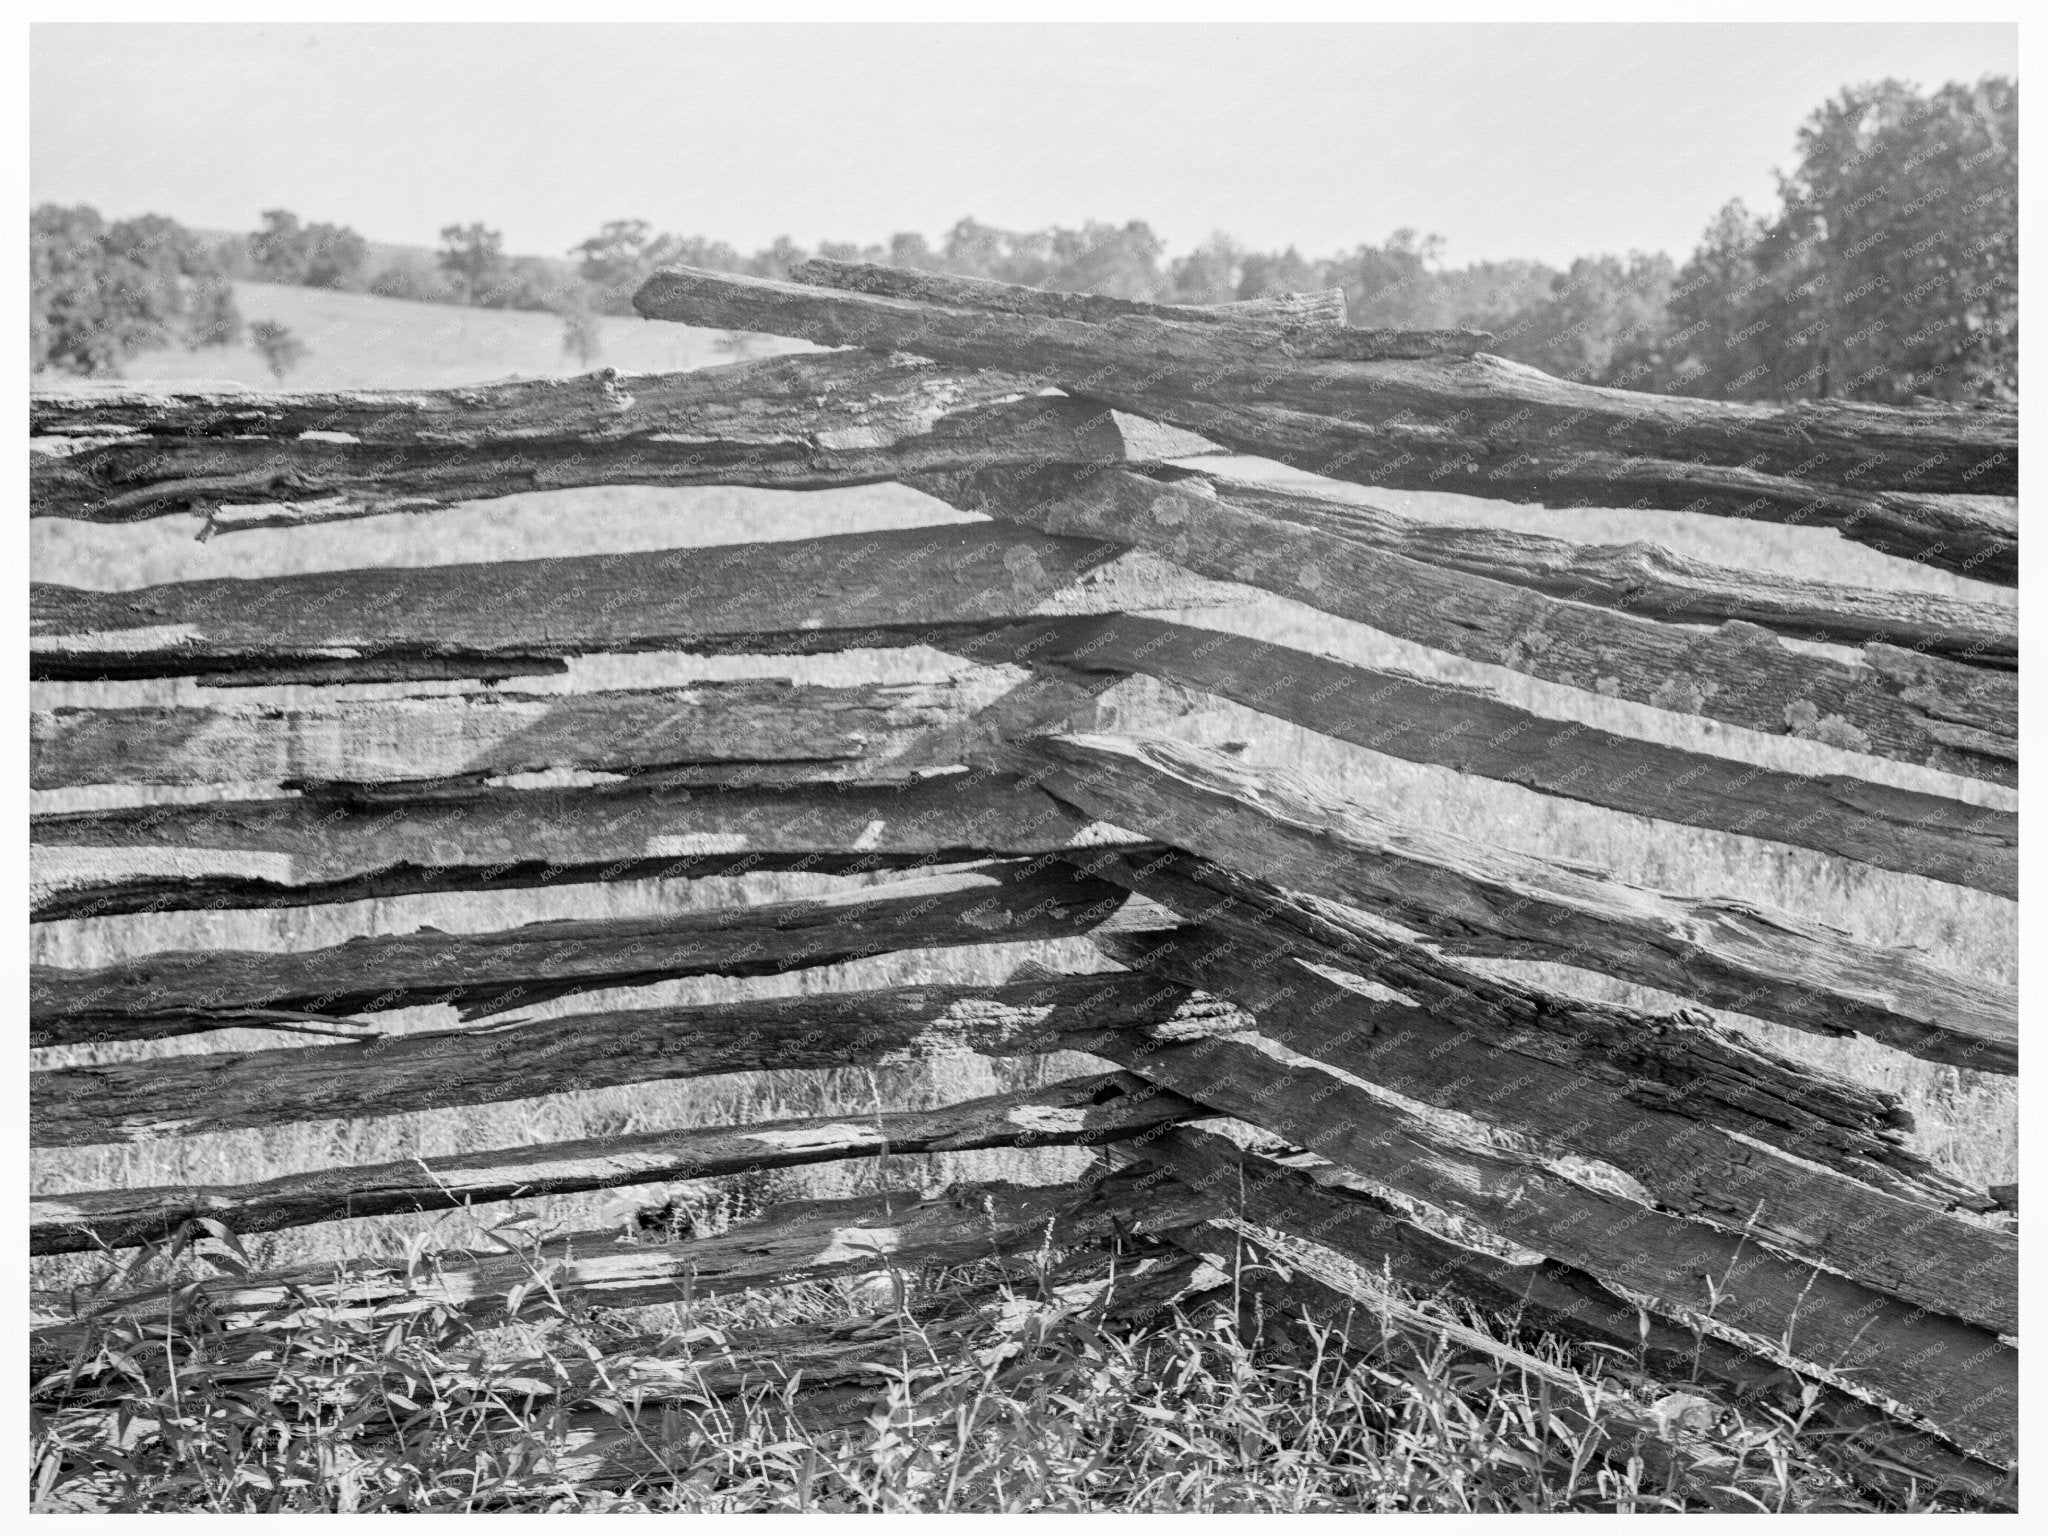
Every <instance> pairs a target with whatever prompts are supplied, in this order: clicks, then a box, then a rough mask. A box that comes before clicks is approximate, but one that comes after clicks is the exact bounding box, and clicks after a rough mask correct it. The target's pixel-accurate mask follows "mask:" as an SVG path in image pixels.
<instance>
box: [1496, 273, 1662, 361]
mask: <svg viewBox="0 0 2048 1536" xmlns="http://www.w3.org/2000/svg"><path fill="white" fill-rule="evenodd" d="M1672 277H1673V273H1672V266H1671V258H1670V257H1668V256H1666V255H1664V254H1662V253H1661V252H1660V253H1658V254H1656V255H1654V256H1650V255H1644V254H1642V253H1641V252H1637V253H1634V254H1632V255H1631V256H1630V257H1629V259H1628V260H1627V261H1626V262H1623V261H1621V260H1620V259H1619V258H1617V257H1614V256H1582V257H1580V258H1579V259H1578V260H1577V261H1575V262H1573V263H1572V265H1571V270H1570V271H1569V272H1561V273H1559V274H1558V275H1557V276H1556V277H1554V278H1553V279H1552V280H1551V284H1550V292H1549V293H1548V294H1547V295H1545V296H1544V298H1543V299H1541V300H1539V301H1538V302H1536V303H1533V304H1530V305H1528V306H1527V307H1526V308H1524V309H1523V310H1522V311H1521V312H1520V313H1519V314H1516V315H1514V316H1512V317H1509V318H1507V319H1506V320H1505V322H1504V323H1503V324H1502V325H1501V326H1500V328H1499V329H1498V330H1497V331H1496V332H1495V335H1494V339H1493V341H1492V343H1491V344H1490V347H1491V350H1492V351H1494V352H1496V353H1498V354H1499V355H1500V356H1502V357H1511V358H1513V359H1514V360H1515V361H1517V362H1522V363H1527V364H1529V365H1530V366H1531V367H1534V368H1541V369H1542V370H1543V371H1544V372H1545V373H1549V374H1554V375H1556V376H1557V377H1558V378H1561V379H1577V380H1580V381H1582V382H1584V383H1589V384H1604V383H1607V382H1609V381H1610V380H1612V379H1613V378H1614V377H1615V376H1616V375H1617V374H1618V373H1621V372H1623V371H1626V370H1627V369H1629V368H1631V367H1632V366H1634V365H1635V364H1636V362H1637V361H1638V359H1641V358H1644V357H1647V356H1650V355H1652V354H1653V353H1654V352H1655V350H1656V348H1657V346H1658V344H1659V342H1660V341H1661V340H1662V338H1663V335H1664V330H1665V325H1666V315H1665V311H1666V307H1667V305H1668V303H1669V300H1670V295H1671V286H1672Z"/></svg>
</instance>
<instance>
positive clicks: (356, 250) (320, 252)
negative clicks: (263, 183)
mask: <svg viewBox="0 0 2048 1536" xmlns="http://www.w3.org/2000/svg"><path fill="white" fill-rule="evenodd" d="M248 245H249V259H250V266H251V273H250V275H251V276H253V277H255V278H257V279H259V280H261V281H263V282H266V283H292V284H296V285H299V286H302V287H306V288H344V289H360V288H361V287H362V282H363V269H364V268H365V267H366V266H367V265H368V264H369V259H370V246H369V242H368V241H366V240H365V239H363V237H362V236H361V235H359V234H357V233H356V232H355V231H354V230H353V229H350V228H348V227H347V226H346V225H338V224H301V223H300V222H299V216H298V215H297V214H295V213H293V212H292V211H291V210H290V209H288V208H267V209H265V210H264V212H263V227H262V228H261V229H259V230H257V231H256V233H255V234H253V235H251V236H249V242H248Z"/></svg>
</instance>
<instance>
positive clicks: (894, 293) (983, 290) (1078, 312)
mask: <svg viewBox="0 0 2048 1536" xmlns="http://www.w3.org/2000/svg"><path fill="white" fill-rule="evenodd" d="M806 272H807V273H810V274H814V275H815V280H821V281H824V282H825V285H826V286H828V287H833V288H846V289H850V290H852V291H854V292H857V293H879V294H885V295H887V296H888V297H890V298H897V299H914V300H922V301H925V302H929V303H934V304H950V305H958V306H962V307H965V308H968V309H984V310H992V311H994V312H996V313H998V314H1006V315H1039V316H1044V317H1048V318H1052V319H1059V320H1087V321H1091V322H1094V323H1096V324H1113V323H1114V322H1116V321H1118V320H1122V319H1126V318H1129V317H1131V316H1142V317H1145V318H1147V319H1153V320H1176V321H1182V322H1185V323H1190V324H1197V325H1208V326H1217V325H1229V326H1231V327H1232V328H1233V329H1234V330H1235V331H1236V332H1238V333H1239V334H1241V335H1242V336H1243V338H1244V339H1245V340H1246V341H1247V342H1250V343H1252V344H1254V345H1259V344H1263V345H1265V346H1266V347H1268V348H1270V349H1272V350H1275V351H1277V352H1279V353H1280V354H1281V355H1283V356H1307V357H1350V358H1358V359H1361V360H1365V359H1371V358H1382V357H1438V356H1452V357H1469V356H1471V355H1472V354H1473V353H1474V352H1476V351H1477V350H1478V349H1479V347H1480V346H1481V345H1483V344H1484V343H1485V342H1488V341H1491V340H1492V339H1493V338H1492V336H1491V334H1490V333H1488V332H1485V331H1466V330H1419V331H1403V330H1389V329H1377V328H1353V327H1351V326H1348V325H1346V324H1345V309H1346V305H1345V299H1344V290H1343V289H1342V288H1324V289H1320V290H1317V291H1316V292H1313V293H1276V294H1268V295H1267V296H1266V297H1264V298H1259V299H1241V300H1238V301H1237V302H1235V303H1230V304H1200V305H1197V304H1151V303H1147V302H1146V301H1144V300H1142V299H1120V298H1113V297H1111V296H1109V295H1107V294H1098V293H1060V292H1057V291H1054V290H1049V289H1044V288H1027V287H1025V286H1024V285H1023V284H1021V283H999V282H995V281H992V280H990V279H988V278H981V277H955V276H953V275H952V274H950V273H946V272H927V271H924V270H922V269H921V268H916V267H881V266H874V265H871V264H864V263H861V262H851V261H833V260H831V259H829V258H825V257H820V258H819V259H817V260H816V261H813V262H810V263H807V264H806ZM1265 333H1269V334H1265Z"/></svg>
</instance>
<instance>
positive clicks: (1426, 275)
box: [1239, 229, 1452, 330]
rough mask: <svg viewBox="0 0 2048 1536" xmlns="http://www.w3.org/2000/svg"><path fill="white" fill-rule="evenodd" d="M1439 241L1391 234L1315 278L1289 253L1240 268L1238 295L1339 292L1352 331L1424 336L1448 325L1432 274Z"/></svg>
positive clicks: (1439, 258) (1408, 233)
mask: <svg viewBox="0 0 2048 1536" xmlns="http://www.w3.org/2000/svg"><path fill="white" fill-rule="evenodd" d="M1443 248H1444V243H1443V240H1442V239H1441V238H1440V237H1438V236H1436V235H1422V234H1418V233H1417V232H1416V231H1414V230H1412V229H1397V230H1395V231H1394V233H1393V234H1392V235H1390V236H1389V237H1388V238H1387V243H1386V244H1385V245H1361V246H1360V247H1358V249H1357V250H1355V251H1350V252H1347V253H1346V254H1344V255H1340V256H1338V257H1337V258H1336V260H1334V261H1332V262H1330V263H1329V264H1328V265H1327V267H1326V268H1325V269H1324V270H1323V271H1322V272H1321V273H1316V272H1314V271H1313V269H1311V268H1310V267H1309V265H1308V263H1306V262H1305V261H1303V260H1302V259H1301V257H1300V256H1298V255H1296V254H1295V253H1294V252H1293V251H1292V250H1289V251H1288V252H1287V253H1286V255H1285V256H1280V257H1275V258H1271V265H1255V264H1254V262H1250V261H1248V262H1247V263H1246V264H1245V281H1244V285H1243V287H1242V288H1240V290H1239V292H1240V293H1241V294H1242V295H1243V297H1245V298H1248V299H1249V298H1255V297H1257V296H1258V295H1257V293H1255V292H1252V291H1249V290H1251V289H1252V288H1253V287H1254V286H1255V285H1256V287H1257V289H1258V290H1259V292H1267V293H1277V292H1286V291H1290V290H1299V289H1301V288H1305V287H1320V286H1323V285H1325V284H1327V285H1329V286H1332V287H1337V288H1342V289H1343V290H1344V301H1345V305H1346V308H1347V309H1348V311H1349V313H1350V317H1351V323H1352V324H1353V325H1383V326H1391V327H1394V328H1397V329H1409V330H1428V329H1431V328H1433V327H1437V326H1443V325H1448V324H1451V323H1452V322H1451V319H1450V317H1449V316H1448V315H1447V314H1446V313H1445V311H1444V306H1443V303H1442V293H1441V288H1440V284H1439V281H1438V275H1437V271H1436V268H1437V266H1438V264H1439V263H1440V262H1441V261H1442V259H1443Z"/></svg>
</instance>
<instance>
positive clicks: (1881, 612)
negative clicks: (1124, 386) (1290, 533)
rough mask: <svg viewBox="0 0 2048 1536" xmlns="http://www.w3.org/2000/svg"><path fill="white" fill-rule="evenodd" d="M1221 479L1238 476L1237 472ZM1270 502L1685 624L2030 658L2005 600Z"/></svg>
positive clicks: (1463, 567) (1371, 539)
mask: <svg viewBox="0 0 2048 1536" xmlns="http://www.w3.org/2000/svg"><path fill="white" fill-rule="evenodd" d="M1154 473H1155V474H1156V475H1157V477H1158V478H1161V479H1169V480H1178V481H1183V482H1188V483H1199V482H1203V481H1206V482H1207V483H1208V484H1210V485H1211V486H1214V485H1216V484H1217V483H1218V477H1217V476H1216V475H1213V474H1211V475H1204V474H1203V473H1202V472H1200V471H1197V470H1193V469H1188V470H1182V471H1178V472H1171V473H1169V472H1166V471H1157V472H1154ZM1221 483H1222V484H1224V485H1226V486H1228V485H1229V484H1230V483H1231V482H1230V480H1229V479H1228V478H1227V477H1226V478H1224V479H1223V480H1222V482H1221ZM1259 508H1260V510H1261V511H1262V512H1267V513H1270V514H1272V515H1273V516H1276V517H1281V518H1285V519H1287V520H1288V521H1290V522H1298V523H1300V524H1301V525H1302V526H1303V527H1306V528H1312V529H1315V530H1317V531H1319V532H1324V533H1331V534H1336V535H1338V536H1339V537H1343V538H1349V539H1354V540H1356V541H1358V542H1359V543H1361V544H1364V545H1367V546H1368V547H1370V548H1373V549H1376V550H1380V551H1382V552H1383V553H1386V554H1390V555H1403V556H1406V557H1407V558H1408V559H1411V560H1420V561H1422V562H1423V563H1424V564H1425V565H1441V566H1446V567H1449V568H1450V569H1452V570H1458V571H1464V572H1466V573H1468V574H1470V575H1473V576H1484V577H1486V578H1488V579H1490V580H1493V581H1504V582H1507V583H1508V584H1509V585H1511V586H1517V587H1528V588H1531V589H1532V590H1534V591H1537V592H1547V593H1549V594H1550V595H1551V596H1552V597H1561V598H1566V599H1568V600H1570V601H1572V602H1575V603H1591V604H1593V605H1595V606H1596V607H1601V608H1619V609H1622V610H1624V611H1626V612H1629V613H1635V614H1640V615H1641V616H1642V617H1644V618H1647V619H1661V620H1664V621H1665V622H1667V623H1676V624H1722V623H1725V622H1727V621H1728V620H1730V619H1739V620H1741V621H1743V622H1745V623H1749V624H1756V625H1760V626H1762V627H1763V628H1765V629H1768V630H1771V631H1773V632H1774V633H1776V634H1780V635H1787V636H1790V637H1792V638H1793V639H1796V640H1819V641H1826V642H1828V643H1831V644H1834V645H1850V646H1853V645H1862V644H1863V643H1865V642H1866V641H1873V640H1874V641H1877V642H1879V643H1880V644H1884V645H1890V646H1894V647H1898V648H1901V649H1905V650H1909V651H1915V652H1919V653H1920V654H1923V655H1928V656H1941V657H1946V658H1949V659H1951V660H1955V661H1962V662H1969V663H1972V664H1975V665H1978V666H1985V667H1996V668H2000V669H2002V670H2005V671H2011V670H2013V669H2014V668H2016V667H2018V665H2019V654H2020V651H2019V632H2018V625H2017V619H2018V614H2017V612H2016V611H2015V610H2014V609H2013V608H2011V607H2006V606H2002V605H1999V604H1996V603H1987V602H1975V601H1971V600H1970V599H1967V598H1960V597H1950V596H1946V595H1944V594H1942V593H1938V592H1921V591H1915V590H1912V589H1909V588H1904V587H1854V586H1848V585H1845V584H1842V583H1839V582H1831V581H1814V580H1811V579H1809V578H1805V577H1799V576H1786V575H1783V574H1781V573H1779V572H1776V571H1765V570H1753V569H1748V568H1744V567H1734V566H1725V565H1715V564H1712V563H1711V562H1709V561H1705V560H1698V559H1695V558H1693V557H1692V556H1690V555H1684V554H1680V553H1679V552H1678V551H1676V550H1671V549H1666V548H1664V547H1663V546H1662V545H1660V544H1653V543H1649V542H1647V541H1645V542H1639V543H1634V544H1575V543H1573V542H1571V541H1570V540H1568V539H1553V538H1548V537H1545V536H1544V535H1542V534H1537V533H1525V532H1522V531H1520V530H1518V529H1514V528H1489V527H1476V526H1469V525H1446V524H1442V523H1426V522H1418V521H1416V520H1414V519H1413V518H1407V517H1403V516H1401V515H1399V514H1398V513H1394V512H1389V511H1387V510H1386V509H1384V508H1382V507H1375V506H1368V505H1365V504H1362V503H1359V502H1355V501H1334V500H1330V499H1328V498H1326V497H1320V496H1306V495H1302V494H1299V493H1292V494H1288V495H1284V496H1269V497H1266V498H1262V499H1261V501H1260V503H1259Z"/></svg>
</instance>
